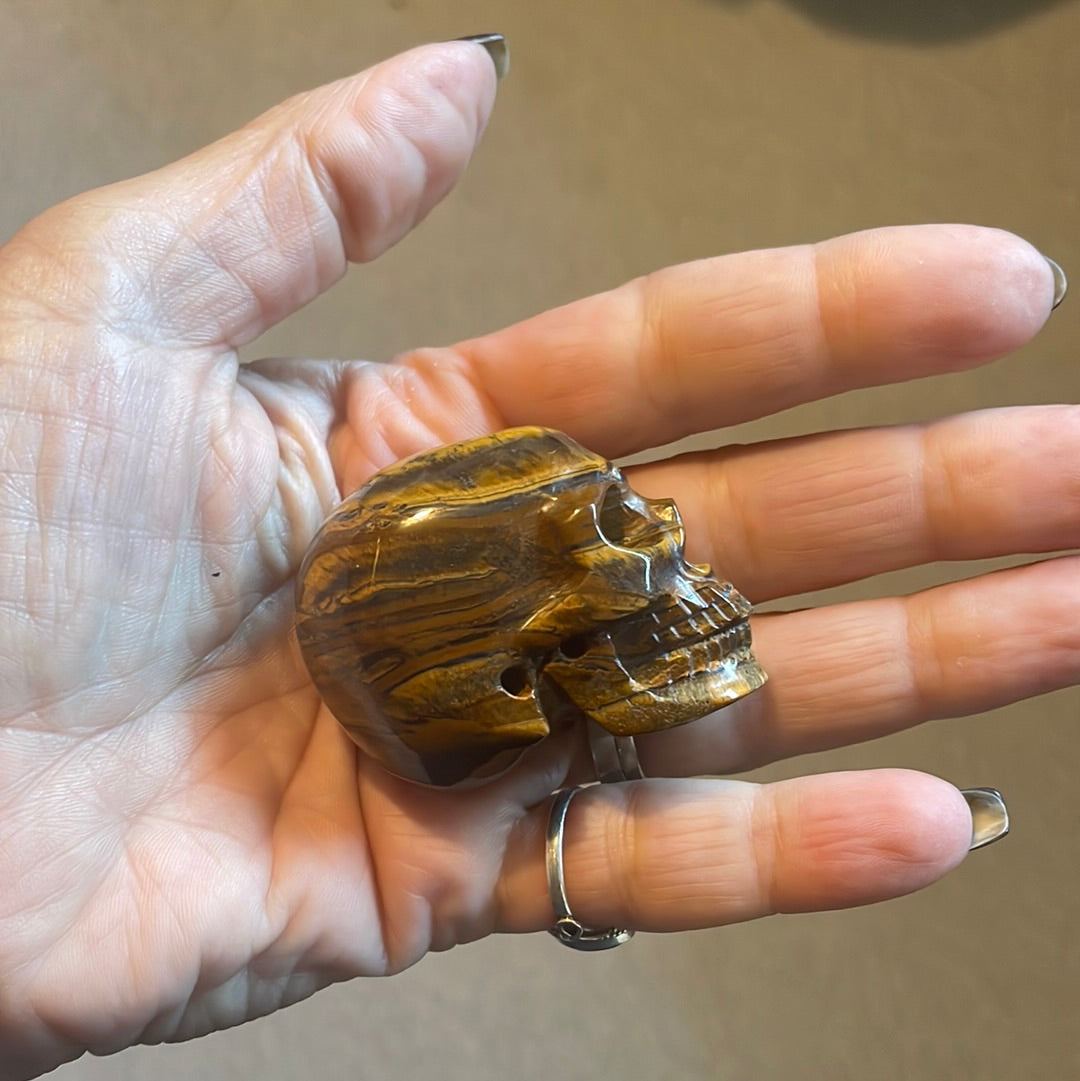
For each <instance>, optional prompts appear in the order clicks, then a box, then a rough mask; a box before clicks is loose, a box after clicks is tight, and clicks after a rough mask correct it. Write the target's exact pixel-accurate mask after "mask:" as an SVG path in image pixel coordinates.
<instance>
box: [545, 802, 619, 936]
mask: <svg viewBox="0 0 1080 1081" xmlns="http://www.w3.org/2000/svg"><path fill="white" fill-rule="evenodd" d="M580 791H581V789H580V788H579V787H574V788H560V789H559V791H558V792H556V793H555V798H554V800H552V803H551V811H550V812H549V814H548V825H547V852H546V864H547V883H548V893H549V894H550V896H551V907H552V908H554V909H555V923H554V924H552V926H551V927H549V928H548V934H550V935H552V936H553V937H554V938H557V939H558V940H559V941H560V942H561V943H562V944H563V945H564V946H569V947H570V948H571V949H572V950H588V951H590V952H592V951H595V950H610V949H611V948H612V947H614V946H621V945H622V944H623V943H624V942H629V941H630V939H632V938H633V937H634V932H633V931H630V930H626V929H621V928H618V927H609V928H607V929H606V930H603V931H596V930H591V929H590V928H588V927H584V926H583V925H582V924H581V923H579V922H578V920H576V919H575V918H574V915H573V913H572V912H571V911H570V903H569V901H567V899H566V886H565V884H564V882H563V830H564V828H565V826H566V810H567V808H568V807H569V806H570V801H571V800H572V799H573V798H574V797H575V796H576V795H577V794H578V793H579V792H580Z"/></svg>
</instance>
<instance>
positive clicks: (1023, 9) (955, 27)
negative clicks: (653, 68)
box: [709, 0, 1069, 43]
mask: <svg viewBox="0 0 1080 1081" xmlns="http://www.w3.org/2000/svg"><path fill="white" fill-rule="evenodd" d="M709 2H711V3H714V4H720V5H722V6H724V7H747V6H748V5H750V4H752V3H753V2H754V0H709ZM785 2H786V3H788V4H790V5H791V6H792V7H794V8H797V9H798V10H799V11H802V12H804V13H805V14H806V15H807V16H808V17H809V18H811V19H813V20H814V21H815V22H818V23H821V24H823V25H825V26H831V27H835V28H836V29H837V30H842V31H844V32H845V33H848V34H856V35H858V36H860V37H868V38H883V39H891V40H896V41H910V42H924V43H934V42H949V41H962V40H963V39H965V38H973V37H978V36H979V35H981V34H989V33H992V32H993V31H995V30H1000V29H1002V28H1004V27H1007V26H1009V25H1010V24H1012V23H1018V22H1021V21H1022V20H1023V19H1025V18H1027V17H1028V16H1029V15H1033V14H1035V13H1037V12H1039V11H1043V10H1045V9H1046V8H1051V7H1057V6H1058V5H1060V4H1063V3H1068V2H1069V0H937V2H935V0H785Z"/></svg>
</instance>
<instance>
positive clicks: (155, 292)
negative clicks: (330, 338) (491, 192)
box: [0, 35, 504, 348]
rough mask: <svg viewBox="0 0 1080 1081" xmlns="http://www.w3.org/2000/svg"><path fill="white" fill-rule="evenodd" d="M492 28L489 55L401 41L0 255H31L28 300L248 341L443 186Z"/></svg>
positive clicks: (219, 340) (188, 339)
mask: <svg viewBox="0 0 1080 1081" xmlns="http://www.w3.org/2000/svg"><path fill="white" fill-rule="evenodd" d="M487 40H488V41H489V42H491V44H490V45H489V46H486V47H488V48H490V49H491V53H492V55H491V56H489V55H487V54H486V53H485V49H484V48H481V47H480V45H479V44H477V43H475V42H469V41H457V42H445V43H442V44H437V45H428V46H424V47H422V48H418V49H414V50H412V51H410V52H407V53H403V54H402V55H400V56H397V57H395V58H393V59H391V60H388V61H385V62H384V63H381V64H379V65H377V66H376V67H373V68H370V69H369V70H368V71H366V72H363V73H361V74H359V75H355V76H352V77H350V78H347V79H343V80H341V81H339V82H336V83H332V84H329V85H327V86H323V87H321V88H319V89H318V90H313V91H310V92H308V93H304V94H300V95H298V96H297V97H295V98H292V99H290V100H289V101H286V102H285V103H283V104H282V105H279V106H278V107H277V108H274V109H272V110H271V111H270V112H268V113H266V114H264V115H263V116H261V117H259V118H258V119H257V120H255V121H253V122H252V123H251V124H249V125H247V126H246V127H244V128H242V129H241V130H240V131H238V132H236V133H235V134H233V135H230V136H228V137H226V138H224V139H221V140H220V141H218V142H216V143H214V144H212V145H211V146H209V147H206V148H205V149H203V150H200V151H198V152H197V153H195V154H192V155H191V156H189V157H187V158H184V159H182V160H180V161H178V162H176V163H174V164H173V165H170V166H167V167H166V168H163V169H160V170H158V171H156V172H153V173H149V174H147V175H145V176H142V177H138V178H137V179H134V180H129V181H125V182H123V183H119V184H114V185H111V186H109V187H106V188H101V189H99V190H97V191H94V192H90V193H88V194H86V195H82V196H79V197H76V198H75V199H72V200H70V201H68V202H67V203H64V204H61V205H60V206H58V207H55V208H53V209H52V210H50V211H47V212H46V213H45V214H43V215H42V216H41V217H39V218H37V219H36V220H35V221H33V222H31V223H30V225H28V226H27V227H26V228H25V229H24V230H23V231H22V232H21V233H19V234H17V235H16V237H14V238H13V239H12V241H11V242H10V243H9V244H8V245H7V246H6V247H5V249H4V250H3V252H2V258H0V265H2V263H4V262H9V261H10V260H15V259H18V260H19V268H20V277H21V278H22V280H23V281H27V280H28V276H27V268H26V263H27V261H28V260H29V261H30V262H31V263H32V264H34V269H33V271H32V279H33V284H34V289H33V296H34V300H35V304H39V303H44V304H46V305H48V308H49V310H51V311H53V312H56V311H62V312H64V313H65V314H67V315H70V316H71V317H72V318H74V319H76V320H78V321H87V322H91V323H95V324H98V325H105V326H107V327H108V328H109V329H110V330H112V331H118V332H122V333H124V334H125V335H127V336H130V337H131V338H133V339H137V340H138V341H139V342H140V343H142V344H147V343H150V344H153V343H161V344H164V343H167V344H169V345H171V346H181V347H183V346H189V347H190V346H194V347H201V346H202V347H207V346H208V347H219V348H233V347H236V346H239V345H243V344H244V343H246V342H249V341H251V340H252V339H254V338H256V337H257V336H258V335H259V334H260V333H262V331H264V330H266V329H267V328H268V327H270V326H272V325H273V324H274V323H276V322H278V321H280V320H281V319H283V318H285V317H286V316H287V315H289V314H291V313H292V312H294V311H296V310H297V309H298V308H300V307H302V306H303V305H304V304H306V303H308V302H309V301H311V300H312V299H314V298H315V297H316V296H318V295H319V293H321V292H323V291H324V290H325V289H327V288H328V287H329V286H330V285H332V284H333V283H334V282H335V281H336V280H337V279H338V278H339V277H341V275H342V274H343V273H344V271H345V267H346V263H347V262H348V261H353V262H363V261H366V260H369V259H373V258H375V257H376V256H377V255H379V254H381V253H382V252H383V251H385V250H386V249H387V248H388V247H390V246H391V245H393V244H394V243H396V242H397V241H398V240H400V239H401V238H402V237H403V236H404V235H405V234H406V233H408V232H409V230H410V229H412V228H413V227H414V226H415V225H416V224H417V223H418V222H419V221H421V220H422V219H423V218H424V216H425V215H426V214H427V213H428V212H429V211H430V210H431V208H432V207H433V206H434V205H435V204H436V203H437V202H438V201H439V200H440V199H441V198H442V197H443V196H444V195H446V193H447V192H448V191H449V190H450V189H451V188H452V187H453V185H454V183H455V182H456V181H457V179H458V177H459V176H460V175H461V173H462V171H463V170H464V168H465V166H466V165H467V163H468V161H469V158H470V156H471V154H472V152H473V150H474V149H475V147H476V144H477V142H478V140H479V138H480V136H481V134H482V133H483V129H484V126H485V124H486V123H487V119H488V116H489V114H490V111H491V107H492V104H493V102H494V97H495V85H496V66H497V65H498V63H499V59H501V58H500V57H499V50H498V49H497V48H496V46H502V39H501V38H498V37H497V36H495V35H490V36H488V37H487ZM502 47H503V48H504V46H502ZM492 58H496V64H495V65H493V63H492Z"/></svg>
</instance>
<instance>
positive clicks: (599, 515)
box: [297, 428, 765, 785]
mask: <svg viewBox="0 0 1080 1081" xmlns="http://www.w3.org/2000/svg"><path fill="white" fill-rule="evenodd" d="M683 545H684V538H683V529H682V524H681V522H680V520H679V515H678V511H677V510H676V508H675V505H674V504H673V503H671V502H668V501H663V500H649V499H645V498H643V497H641V496H640V495H638V494H637V493H636V492H635V491H634V490H633V489H632V488H631V487H630V486H629V484H627V482H626V480H625V478H624V477H623V474H622V472H621V471H620V470H619V469H618V468H617V467H616V466H614V465H612V464H611V463H610V462H608V461H606V460H605V459H603V458H601V457H598V456H597V455H595V454H592V453H591V452H589V451H587V450H585V449H584V448H583V447H581V446H580V445H579V444H577V443H576V442H574V441H573V440H572V439H570V438H569V437H568V436H565V435H563V434H562V433H559V432H554V431H550V430H547V429H541V428H519V429H513V430H511V431H507V432H501V433H498V434H497V435H494V436H488V437H484V438H482V439H477V440H473V441H471V442H468V443H459V444H454V445H453V446H450V447H443V448H440V449H438V450H435V451H430V452H427V453H424V454H421V455H418V456H416V457H414V458H411V459H408V460H407V461H404V462H401V463H398V464H397V465H395V466H392V467H391V468H390V469H387V470H385V471H384V472H382V473H380V474H378V475H377V476H376V477H375V478H374V479H373V480H372V481H371V482H370V483H369V484H368V485H367V486H365V487H364V488H363V489H361V490H360V491H359V492H357V493H356V494H355V495H353V496H351V497H350V498H348V499H346V500H345V501H344V502H343V503H342V504H341V506H340V507H339V508H338V509H337V510H336V511H335V512H334V513H333V514H332V515H331V517H330V518H329V519H328V521H327V522H326V523H325V524H324V526H323V528H322V529H321V530H320V532H319V534H318V535H317V537H316V538H315V540H314V542H313V543H312V546H311V548H310V550H309V552H308V555H307V557H306V559H305V561H304V566H303V567H302V569H301V574H300V582H299V587H298V599H297V633H298V636H299V641H300V645H301V649H302V652H303V655H304V659H305V662H306V663H307V666H308V668H309V671H310V672H311V675H312V678H313V680H314V682H315V685H316V687H317V688H318V690H319V691H320V693H321V694H322V696H323V699H324V700H325V701H326V703H327V705H328V706H329V707H330V709H331V710H332V711H333V712H334V714H335V715H336V716H337V718H338V719H339V720H340V721H341V722H342V724H344V725H345V727H346V728H347V729H348V730H349V732H350V734H351V735H352V736H353V737H354V738H355V739H356V741H357V742H358V743H359V744H360V746H361V747H362V748H364V749H365V750H366V751H367V752H368V753H369V754H372V755H373V756H375V757H376V758H378V759H379V760H380V761H382V762H383V764H384V765H386V766H387V768H389V769H390V770H392V771H393V772H395V773H398V774H400V775H402V776H405V777H409V778H411V779H413V780H417V781H421V782H424V783H428V784H438V785H452V784H458V783H463V782H469V781H476V780H480V779H483V778H485V777H488V776H492V775H494V774H495V773H498V772H501V771H502V770H503V769H504V768H505V767H506V766H507V765H509V764H510V762H511V761H513V760H514V759H516V758H517V757H518V756H519V755H520V754H521V753H522V751H524V750H525V749H526V748H527V747H529V746H531V745H532V744H534V743H536V742H538V741H539V740H541V739H543V738H544V737H545V736H547V735H548V734H549V733H550V732H551V731H553V730H556V729H561V728H564V727H568V726H570V725H574V724H577V723H580V722H581V720H582V718H583V717H589V718H592V719H593V720H595V721H596V722H597V723H598V724H600V725H601V726H602V727H604V728H605V729H607V730H608V731H609V732H611V733H612V734H613V735H617V736H630V735H635V734H640V733H643V732H651V731H657V730H659V729H664V728H668V727H671V726H673V725H678V724H683V723H685V722H687V721H691V720H694V719H696V718H698V717H701V716H703V715H705V714H706V713H709V712H712V711H713V710H716V709H718V708H720V707H721V706H724V705H727V704H728V703H730V702H732V701H734V700H736V699H738V698H740V697H742V696H743V695H745V694H747V693H749V692H750V691H752V690H754V689H756V688H757V687H760V686H761V685H762V684H763V683H764V681H765V674H764V672H763V671H762V670H761V668H760V667H759V665H758V664H757V661H756V660H755V659H754V656H753V654H752V653H751V649H750V629H749V623H748V617H749V614H750V605H749V603H748V602H747V601H746V600H745V599H744V598H743V597H742V596H740V594H739V593H738V592H736V590H735V589H734V588H733V587H732V586H730V585H728V584H725V583H721V582H719V581H717V580H716V579H714V578H712V577H711V575H710V572H709V570H708V568H707V567H700V566H694V565H693V564H690V563H687V562H686V560H685V558H684V556H683Z"/></svg>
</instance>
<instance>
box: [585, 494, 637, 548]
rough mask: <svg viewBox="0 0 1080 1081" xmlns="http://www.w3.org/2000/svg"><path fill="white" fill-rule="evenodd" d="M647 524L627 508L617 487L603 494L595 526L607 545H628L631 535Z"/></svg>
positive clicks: (632, 510) (629, 507)
mask: <svg viewBox="0 0 1080 1081" xmlns="http://www.w3.org/2000/svg"><path fill="white" fill-rule="evenodd" d="M647 523H648V519H647V518H646V517H645V515H643V514H639V513H638V512H637V511H635V510H634V509H633V508H632V507H631V506H629V505H628V504H627V502H626V499H625V496H624V494H623V492H621V491H620V490H619V489H618V488H617V487H615V486H612V487H610V488H609V489H608V490H607V491H606V492H605V493H604V498H603V500H602V501H601V503H600V513H599V516H598V519H597V523H596V524H597V526H598V527H599V529H600V532H601V534H602V535H603V537H604V540H606V541H607V542H608V543H609V544H618V545H627V544H629V543H630V538H631V534H632V533H634V531H635V530H640V529H641V527H642V526H643V525H645V524H647Z"/></svg>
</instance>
